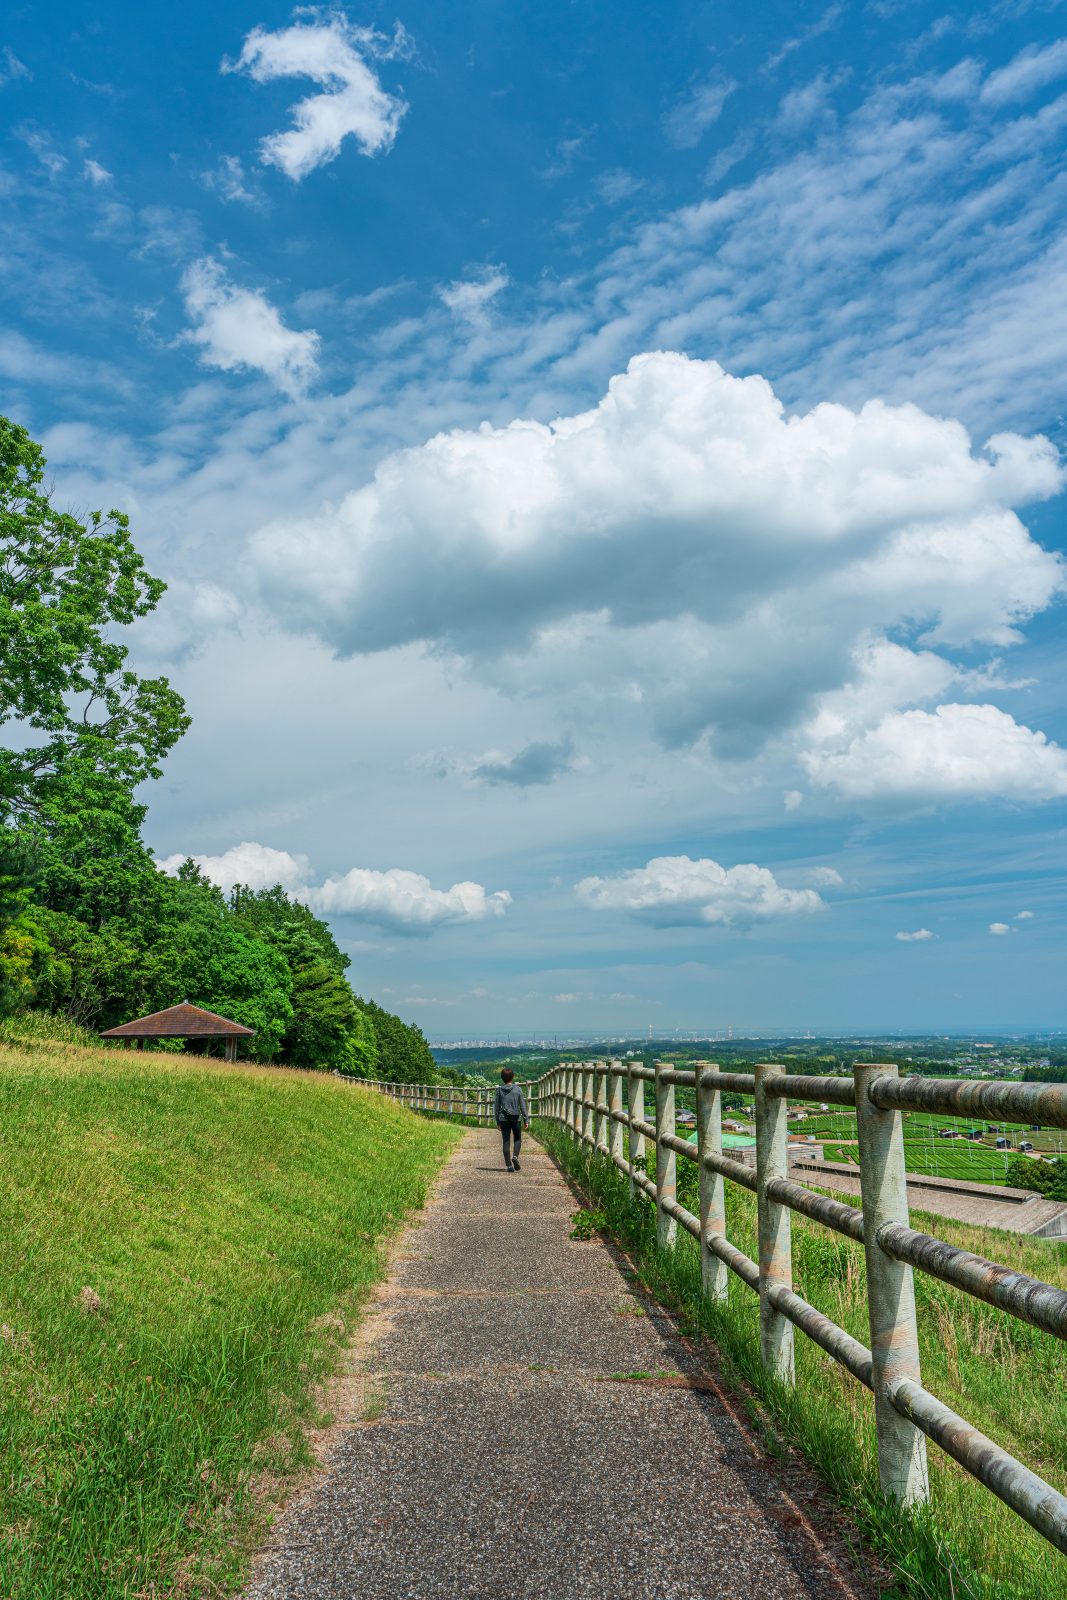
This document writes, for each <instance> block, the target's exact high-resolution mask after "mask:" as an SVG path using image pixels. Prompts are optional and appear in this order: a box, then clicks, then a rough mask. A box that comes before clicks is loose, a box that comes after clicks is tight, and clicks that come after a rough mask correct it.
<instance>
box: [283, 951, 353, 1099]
mask: <svg viewBox="0 0 1067 1600" xmlns="http://www.w3.org/2000/svg"><path fill="white" fill-rule="evenodd" d="M291 999H292V1007H293V1016H292V1021H291V1022H290V1023H289V1026H288V1028H287V1029H286V1033H285V1038H284V1039H283V1041H282V1054H283V1056H284V1058H285V1060H286V1061H288V1062H290V1063H291V1064H292V1065H293V1066H294V1067H319V1068H323V1069H325V1070H329V1071H332V1070H334V1069H336V1070H337V1071H338V1072H344V1073H348V1074H350V1075H352V1076H355V1077H365V1076H367V1072H366V1070H365V1069H366V1068H368V1067H369V1066H370V1065H371V1064H372V1061H373V1058H374V1056H375V1054H376V1049H375V1047H374V1046H375V1042H374V1036H373V1031H372V1029H371V1027H370V1024H369V1019H368V1018H367V1017H366V1016H365V1014H364V1013H363V1012H361V1011H360V1008H359V1006H358V1005H357V1004H356V998H355V995H354V994H353V993H352V991H351V989H350V988H349V987H348V984H347V983H346V982H345V980H344V979H343V978H342V977H341V976H340V975H339V974H338V973H337V972H335V971H334V969H333V967H331V966H330V965H329V964H328V963H327V962H325V961H313V962H310V963H309V964H308V965H307V966H303V967H298V968H297V969H296V971H295V972H294V973H293V992H292V996H291Z"/></svg>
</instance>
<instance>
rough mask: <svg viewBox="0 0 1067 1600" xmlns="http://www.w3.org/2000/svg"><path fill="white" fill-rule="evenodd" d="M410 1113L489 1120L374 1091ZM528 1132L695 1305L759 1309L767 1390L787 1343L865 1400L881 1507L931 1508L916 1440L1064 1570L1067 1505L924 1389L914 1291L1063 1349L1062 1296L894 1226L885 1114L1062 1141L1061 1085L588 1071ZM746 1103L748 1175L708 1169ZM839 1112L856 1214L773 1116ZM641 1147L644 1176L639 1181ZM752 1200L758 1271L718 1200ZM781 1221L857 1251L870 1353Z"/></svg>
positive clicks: (897, 1172)
mask: <svg viewBox="0 0 1067 1600" xmlns="http://www.w3.org/2000/svg"><path fill="white" fill-rule="evenodd" d="M646 1085H648V1087H649V1088H650V1089H651V1090H652V1091H653V1094H654V1107H655V1110H654V1119H653V1120H651V1121H650V1120H649V1119H648V1118H647V1117H646V1115H645V1087H646ZM374 1087H376V1088H378V1089H380V1090H381V1091H382V1092H383V1093H386V1094H389V1095H390V1096H391V1097H392V1098H394V1099H397V1100H400V1101H402V1102H403V1103H405V1104H407V1105H409V1106H410V1107H411V1108H412V1109H413V1110H418V1111H424V1112H434V1113H439V1114H443V1115H453V1116H462V1117H465V1118H469V1119H472V1120H474V1121H476V1122H478V1123H480V1124H486V1123H489V1122H490V1121H491V1120H492V1095H493V1090H491V1089H488V1090H486V1089H475V1088H468V1089H464V1088H461V1087H458V1086H457V1087H455V1088H451V1087H449V1086H448V1085H422V1084H386V1083H380V1084H376V1085H374ZM678 1087H685V1088H689V1089H692V1090H693V1091H694V1093H695V1098H696V1134H697V1140H696V1144H695V1145H694V1144H693V1143H691V1142H689V1141H688V1140H686V1139H683V1138H680V1137H679V1136H678V1132H677V1125H676V1114H675V1091H676V1089H677V1088H678ZM523 1088H524V1089H525V1091H526V1093H527V1097H528V1100H529V1103H530V1115H531V1117H533V1116H541V1117H546V1118H549V1119H551V1120H552V1121H554V1122H557V1123H559V1124H560V1125H562V1126H563V1127H564V1128H566V1129H567V1130H568V1131H569V1133H570V1134H571V1135H572V1137H573V1138H574V1139H575V1140H577V1141H579V1142H580V1143H581V1144H583V1145H585V1146H587V1147H588V1148H589V1149H590V1151H591V1152H593V1153H594V1154H596V1155H599V1156H600V1157H602V1158H603V1159H604V1160H606V1161H610V1162H613V1163H614V1165H615V1166H616V1167H618V1168H619V1169H620V1171H622V1172H623V1173H625V1174H626V1175H627V1177H628V1179H629V1184H630V1191H631V1194H634V1195H636V1194H638V1193H642V1194H645V1195H647V1196H648V1199H649V1200H650V1201H651V1202H652V1203H653V1204H654V1206H655V1208H656V1219H657V1240H658V1243H659V1246H660V1248H661V1249H664V1250H669V1249H671V1248H673V1245H674V1241H675V1237H676V1234H677V1229H678V1228H679V1227H681V1228H683V1229H684V1230H685V1231H686V1232H688V1233H690V1234H692V1236H693V1238H694V1239H696V1240H697V1241H698V1243H699V1246H700V1259H701V1283H702V1288H703V1292H704V1293H705V1294H706V1295H708V1296H710V1297H711V1298H712V1299H714V1300H722V1299H725V1297H726V1294H727V1283H728V1276H729V1274H730V1273H731V1272H732V1273H733V1274H735V1275H736V1276H737V1277H738V1278H739V1279H740V1280H741V1282H742V1283H744V1284H745V1285H747V1287H748V1288H749V1289H751V1290H752V1291H753V1292H754V1293H755V1294H757V1295H758V1296H759V1312H760V1355H761V1358H762V1361H763V1364H764V1366H765V1367H766V1369H767V1370H768V1371H769V1372H770V1373H771V1374H773V1376H774V1377H775V1378H776V1379H777V1380H778V1381H779V1382H780V1383H783V1384H786V1385H792V1384H793V1383H794V1382H795V1374H794V1363H793V1333H794V1328H800V1329H801V1330H802V1331H803V1332H804V1333H805V1334H807V1336H808V1338H810V1339H812V1340H813V1341H814V1342H815V1343H816V1344H817V1345H818V1346H819V1347H820V1349H822V1350H824V1351H825V1352H826V1353H827V1355H829V1356H831V1357H833V1359H834V1360H835V1361H837V1362H839V1363H840V1364H841V1365H842V1366H843V1367H845V1368H847V1370H848V1371H849V1372H850V1373H851V1374H852V1375H853V1377H854V1378H856V1379H857V1380H858V1381H859V1382H860V1383H862V1384H863V1385H864V1386H865V1387H866V1388H868V1389H870V1390H871V1391H872V1392H873V1394H874V1401H875V1425H876V1433H877V1441H878V1468H879V1476H880V1480H881V1484H882V1488H883V1490H884V1492H885V1493H886V1494H888V1495H890V1496H892V1497H893V1498H894V1499H897V1500H899V1501H901V1502H903V1503H904V1504H906V1505H914V1504H916V1503H919V1502H922V1501H925V1500H927V1499H928V1498H929V1493H930V1489H929V1478H928V1474H927V1466H926V1440H927V1439H928V1438H929V1439H933V1440H934V1441H935V1443H936V1444H938V1445H939V1446H940V1447H941V1448H942V1449H943V1450H944V1451H946V1453H947V1454H948V1455H950V1456H951V1457H952V1458H953V1460H955V1461H957V1462H958V1463H959V1464H960V1466H961V1467H963V1468H964V1469H965V1470H966V1471H967V1472H969V1473H971V1475H972V1476H973V1477H975V1478H977V1479H978V1480H979V1481H980V1482H981V1483H983V1484H984V1485H985V1486H986V1487H987V1488H988V1489H990V1490H991V1491H992V1492H993V1493H994V1494H995V1495H997V1496H998V1497H999V1498H1000V1499H1001V1500H1003V1501H1004V1502H1005V1504H1006V1505H1009V1506H1010V1507H1011V1508H1012V1509H1013V1510H1014V1511H1016V1512H1017V1513H1018V1514H1019V1516H1021V1517H1022V1518H1023V1519H1024V1520H1025V1521H1026V1522H1028V1523H1029V1524H1030V1526H1031V1527H1033V1528H1035V1529H1036V1530H1037V1531H1038V1532H1039V1533H1040V1534H1042V1535H1044V1537H1045V1538H1046V1539H1048V1540H1049V1541H1050V1542H1051V1543H1052V1544H1053V1545H1055V1546H1056V1547H1057V1548H1058V1549H1059V1550H1061V1551H1064V1552H1065V1553H1067V1498H1065V1497H1064V1496H1063V1495H1062V1494H1060V1493H1059V1492H1058V1491H1057V1490H1056V1489H1054V1488H1053V1487H1052V1486H1051V1485H1050V1484H1048V1483H1045V1482H1044V1480H1043V1479H1041V1478H1039V1477H1038V1476H1037V1475H1036V1473H1034V1472H1031V1471H1030V1469H1029V1468H1028V1467H1026V1466H1024V1465H1023V1463H1022V1462H1021V1461H1017V1460H1016V1459H1015V1457H1014V1456H1011V1455H1009V1454H1008V1452H1007V1451H1005V1450H1002V1449H1001V1448H1000V1446H999V1445H997V1444H995V1443H994V1442H993V1441H992V1440H991V1439H988V1438H987V1437H986V1436H985V1435H984V1434H983V1433H980V1432H979V1431H978V1429H976V1428H974V1427H972V1426H971V1424H970V1423H968V1422H967V1421H966V1420H965V1419H964V1418H963V1417H960V1416H957V1414H956V1413H955V1412H954V1411H952V1410H951V1409H950V1408H949V1407H948V1406H946V1405H944V1404H943V1403H942V1402H941V1401H940V1400H938V1399H936V1397H935V1396H934V1395H932V1394H931V1393H930V1392H929V1390H927V1389H925V1388H924V1387H923V1384H922V1379H921V1375H920V1370H919V1338H918V1328H917V1323H916V1313H915V1291H914V1278H913V1274H914V1272H915V1271H916V1270H918V1271H920V1272H925V1273H927V1274H929V1275H930V1276H932V1277H934V1278H938V1279H939V1280H940V1281H941V1282H943V1283H947V1284H951V1285H953V1286H954V1287H955V1288H957V1289H959V1290H961V1291H962V1292H963V1293H965V1294H969V1295H972V1296H974V1297H975V1298H976V1299H979V1300H984V1301H985V1302H986V1303H987V1304H989V1305H993V1306H997V1307H999V1308H1000V1309H1001V1310H1002V1311H1006V1312H1008V1313H1009V1314H1010V1315H1012V1316H1014V1317H1017V1318H1018V1319H1019V1320H1020V1321H1022V1322H1027V1323H1029V1324H1030V1325H1031V1326H1033V1327H1036V1328H1040V1329H1042V1330H1043V1331H1044V1332H1046V1333H1050V1334H1053V1335H1055V1336H1056V1337H1057V1338H1060V1339H1067V1292H1065V1291H1064V1290H1062V1289H1057V1288H1055V1287H1053V1286H1052V1285H1051V1284H1047V1283H1042V1282H1041V1281H1040V1280H1039V1279H1036V1278H1031V1277H1029V1276H1027V1275H1026V1274H1025V1273H1021V1272H1016V1271H1014V1270H1012V1269H1011V1268H1010V1267H1006V1266H1003V1265H1000V1264H999V1263H997V1262H993V1261H987V1260H985V1259H984V1258H983V1257H981V1256H977V1255H973V1254H972V1253H971V1252H970V1251H967V1250H959V1249H957V1248H955V1246H953V1245H949V1244H946V1243H945V1242H944V1241H943V1240H940V1239H936V1238H933V1237H932V1236H931V1235H929V1234H925V1233H919V1232H917V1231H916V1230H915V1229H913V1228H912V1227H911V1225H910V1218H909V1215H908V1198H907V1188H906V1174H905V1159H904V1141H903V1128H902V1121H901V1113H902V1112H903V1111H905V1110H912V1111H929V1112H937V1113H940V1114H945V1115H960V1114H962V1115H968V1116H974V1117H982V1118H992V1119H993V1120H994V1121H998V1122H999V1121H1012V1122H1025V1123H1028V1124H1032V1125H1041V1126H1044V1127H1054V1128H1067V1084H1030V1083H995V1082H990V1081H979V1082H969V1081H956V1080H947V1079H941V1078H917V1077H908V1078H901V1077H900V1075H899V1072H898V1069H897V1068H896V1067H895V1066H882V1065H877V1064H872V1065H863V1066H856V1067H855V1068H854V1069H853V1074H852V1076H851V1077H848V1078H844V1077H805V1076H800V1075H797V1074H791V1073H790V1074H787V1072H786V1069H785V1067H784V1066H780V1065H777V1064H771V1063H767V1064H760V1065H757V1066H756V1067H755V1069H754V1071H752V1072H750V1073H749V1072H722V1071H720V1070H719V1068H718V1067H717V1066H716V1065H715V1064H713V1063H711V1062H697V1063H695V1064H694V1067H693V1068H692V1069H689V1070H681V1069H676V1068H674V1067H671V1066H669V1065H666V1064H664V1063H662V1062H658V1063H657V1064H656V1065H655V1067H645V1066H643V1065H641V1064H639V1063H635V1062H622V1061H596V1062H582V1063H578V1064H574V1065H570V1064H567V1065H560V1066H557V1067H553V1068H551V1069H550V1070H549V1071H548V1072H546V1073H545V1074H544V1075H543V1076H542V1077H541V1078H539V1079H536V1080H535V1081H533V1082H532V1083H527V1084H524V1085H523ZM724 1093H729V1094H737V1093H741V1094H746V1095H751V1096H752V1097H753V1099H754V1107H755V1125H756V1164H755V1167H754V1168H753V1167H750V1166H748V1165H747V1164H746V1163H744V1162H741V1161H737V1160H734V1159H733V1158H732V1157H730V1156H728V1155H725V1154H724V1153H723V1147H722V1114H721V1096H722V1095H723V1094H724ZM791 1100H792V1101H801V1102H815V1103H816V1104H819V1105H837V1106H847V1107H849V1108H853V1109H854V1110H855V1113H856V1129H857V1139H858V1152H859V1179H860V1193H861V1204H862V1210H860V1209H857V1208H856V1207H854V1206H850V1205H846V1204H844V1203H843V1202H842V1201H840V1200H834V1199H831V1198H829V1197H828V1196H826V1195H822V1194H817V1193H815V1192H814V1191H813V1190H811V1189H808V1188H805V1187H804V1186H803V1185H802V1184H799V1183H796V1182H794V1181H793V1180H792V1179H791V1178H790V1176H789V1150H788V1134H787V1123H786V1114H787V1108H788V1102H789V1101H791ZM646 1141H649V1142H650V1143H651V1144H652V1145H653V1146H654V1148H655V1152H656V1162H655V1168H656V1176H655V1178H654V1179H653V1178H651V1177H649V1175H648V1172H647V1171H646V1164H645V1150H646ZM679 1156H681V1157H682V1158H683V1160H689V1161H693V1162H695V1163H696V1165H697V1169H698V1173H699V1215H698V1214H696V1213H694V1212H691V1211H689V1210H687V1209H686V1207H685V1206H683V1205H681V1204H680V1202H679V1200H678V1195H677V1161H678V1157H679ZM727 1182H728V1183H736V1184H739V1185H740V1186H741V1187H742V1188H744V1189H748V1190H749V1191H750V1192H751V1193H753V1194H755V1196H756V1207H757V1227H758V1238H759V1260H758V1262H757V1261H753V1260H752V1259H751V1258H750V1257H749V1256H747V1255H745V1254H744V1253H743V1252H742V1251H741V1250H739V1249H738V1248H737V1246H736V1245H734V1244H731V1242H730V1240H729V1239H728V1238H727V1234H726V1208H725V1194H724V1184H725V1183H727ZM794 1211H797V1212H800V1213H801V1214H802V1215H803V1216H806V1217H810V1218H811V1219H812V1220H813V1221H815V1222H819V1223H822V1224H823V1226H825V1227H828V1228H832V1229H834V1230H835V1231H836V1232H837V1233H841V1234H844V1235H845V1237H846V1238H849V1239H853V1240H856V1241H857V1242H858V1243H861V1244H862V1245H863V1247H864V1254H865V1257H866V1264H867V1295H868V1302H869V1309H870V1338H871V1344H870V1348H868V1347H867V1346H866V1345H863V1344H861V1343H860V1342H859V1340H857V1339H855V1338H853V1337H852V1335H851V1334H849V1333H847V1332H846V1331H845V1329H844V1328H840V1327H838V1326H837V1325H836V1324H835V1323H834V1322H832V1321H831V1320H830V1319H829V1318H828V1317H826V1316H824V1315H823V1313H822V1312H820V1311H818V1310H816V1308H815V1307H814V1306H812V1305H809V1304H808V1302H807V1301H806V1300H804V1299H802V1298H801V1296H800V1295H798V1294H797V1293H796V1292H795V1290H794V1288H793V1268H792V1237H791V1216H792V1213H793V1212H794Z"/></svg>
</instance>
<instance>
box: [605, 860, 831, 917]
mask: <svg viewBox="0 0 1067 1600" xmlns="http://www.w3.org/2000/svg"><path fill="white" fill-rule="evenodd" d="M575 893H576V894H577V896H578V898H579V899H580V900H582V901H583V902H584V903H585V904H586V905H588V906H592V907H593V908H594V909H595V910H597V911H621V912H626V913H629V914H630V915H631V916H634V917H638V918H639V919H640V920H641V921H643V922H650V923H652V924H653V925H654V926H656V927H660V928H668V927H701V926H708V925H717V926H720V927H730V926H732V925H735V924H737V925H741V926H744V925H745V924H747V923H752V922H760V921H766V920H767V919H769V918H772V917H781V916H792V915H795V914H796V913H797V912H805V911H818V910H820V909H821V908H822V906H823V901H822V899H821V898H820V897H819V895H818V894H816V892H815V890H814V889H785V888H783V887H782V885H781V884H780V883H779V882H778V881H777V879H776V878H775V876H774V874H773V873H772V872H770V871H769V870H768V868H767V867H758V866H756V865H755V864H754V863H752V862H749V863H745V864H742V865H739V866H736V867H722V866H720V865H719V863H718V862H717V861H711V860H709V859H708V858H706V857H705V858H702V859H701V860H698V861H694V860H692V859H691V858H690V857H689V856H656V857H655V858H654V859H653V860H651V861H649V862H648V864H647V865H646V866H644V867H636V868H634V869H633V870H632V871H630V872H621V873H619V874H618V875H617V876H614V877H605V878H583V879H582V881H581V883H579V884H576V885H575Z"/></svg>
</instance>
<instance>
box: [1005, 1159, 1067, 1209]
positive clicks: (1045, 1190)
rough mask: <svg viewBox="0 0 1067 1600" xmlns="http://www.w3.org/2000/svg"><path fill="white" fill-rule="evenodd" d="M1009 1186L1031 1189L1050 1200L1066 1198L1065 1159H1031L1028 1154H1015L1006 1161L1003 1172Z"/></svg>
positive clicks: (1066, 1177)
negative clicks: (1005, 1168)
mask: <svg viewBox="0 0 1067 1600" xmlns="http://www.w3.org/2000/svg"><path fill="white" fill-rule="evenodd" d="M1005 1177H1006V1179H1007V1182H1008V1184H1009V1186H1010V1187H1012V1188H1015V1189H1033V1190H1034V1191H1035V1192H1036V1193H1038V1194H1043V1195H1047V1197H1048V1198H1049V1199H1050V1200H1067V1161H1064V1160H1063V1158H1062V1157H1061V1158H1060V1159H1059V1160H1057V1161H1033V1160H1031V1158H1030V1157H1029V1156H1016V1157H1015V1158H1014V1159H1013V1160H1011V1161H1009V1162H1008V1170H1007V1173H1006V1174H1005Z"/></svg>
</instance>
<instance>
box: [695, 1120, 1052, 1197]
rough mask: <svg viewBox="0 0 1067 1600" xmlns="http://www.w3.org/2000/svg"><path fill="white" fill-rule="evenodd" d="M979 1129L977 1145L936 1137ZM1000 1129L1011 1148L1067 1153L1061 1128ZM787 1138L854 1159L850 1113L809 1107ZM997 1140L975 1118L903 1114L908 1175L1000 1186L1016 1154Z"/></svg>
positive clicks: (1015, 1126)
mask: <svg viewBox="0 0 1067 1600" xmlns="http://www.w3.org/2000/svg"><path fill="white" fill-rule="evenodd" d="M751 1116H752V1110H751V1105H749V1106H748V1107H746V1108H745V1109H744V1110H739V1111H728V1112H724V1119H726V1118H728V1119H730V1120H732V1121H747V1120H750V1119H751ZM979 1127H980V1128H981V1129H982V1140H981V1142H978V1141H975V1142H973V1143H972V1142H971V1141H970V1140H967V1141H966V1142H964V1141H963V1140H962V1139H942V1138H940V1137H939V1134H940V1132H941V1130H942V1129H943V1128H952V1129H955V1130H958V1131H959V1132H961V1133H965V1132H967V1131H968V1130H970V1129H972V1128H979ZM1002 1128H1003V1132H1004V1133H1006V1134H1007V1136H1008V1137H1009V1138H1011V1139H1012V1140H1013V1141H1014V1143H1015V1144H1016V1145H1018V1143H1019V1141H1020V1140H1021V1139H1029V1140H1031V1141H1032V1142H1033V1145H1034V1148H1035V1150H1037V1151H1038V1152H1040V1153H1042V1154H1044V1155H1049V1156H1058V1155H1062V1154H1064V1153H1065V1151H1067V1133H1065V1132H1064V1131H1063V1130H1062V1129H1055V1128H1042V1129H1037V1130H1035V1129H1032V1128H1030V1127H1029V1126H1028V1125H1027V1124H1026V1123H1011V1122H1010V1123H1006V1124H1003V1125H1002ZM999 1131H1001V1129H1000V1128H998V1130H997V1132H999ZM789 1137H790V1139H791V1140H793V1141H796V1142H798V1143H803V1142H804V1140H806V1139H808V1138H810V1137H813V1138H815V1139H817V1140H819V1141H820V1143H824V1146H825V1148H824V1152H823V1153H824V1155H825V1157H826V1159H827V1161H851V1162H857V1161H858V1160H859V1154H858V1151H857V1148H856V1144H855V1139H856V1118H855V1114H854V1113H850V1112H842V1111H829V1112H826V1111H818V1110H812V1109H810V1108H809V1109H808V1114H807V1116H806V1117H805V1119H804V1120H803V1121H802V1122H796V1121H794V1122H791V1123H790V1124H789ZM996 1137H997V1133H996V1132H991V1131H990V1130H989V1126H988V1124H987V1123H986V1122H985V1121H983V1120H981V1119H978V1118H973V1117H948V1116H941V1115H938V1114H936V1113H933V1112H927V1111H909V1112H905V1114H904V1146H905V1156H906V1159H907V1164H908V1171H909V1172H916V1173H932V1174H933V1175H934V1176H935V1177H941V1178H963V1179H966V1180H967V1181H968V1182H969V1183H998V1184H1000V1183H1004V1182H1005V1174H1006V1169H1007V1165H1008V1162H1009V1161H1010V1160H1011V1159H1012V1158H1013V1157H1014V1156H1016V1155H1017V1154H1018V1151H1017V1150H1008V1151H1001V1150H997V1149H996V1146H995V1141H996Z"/></svg>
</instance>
